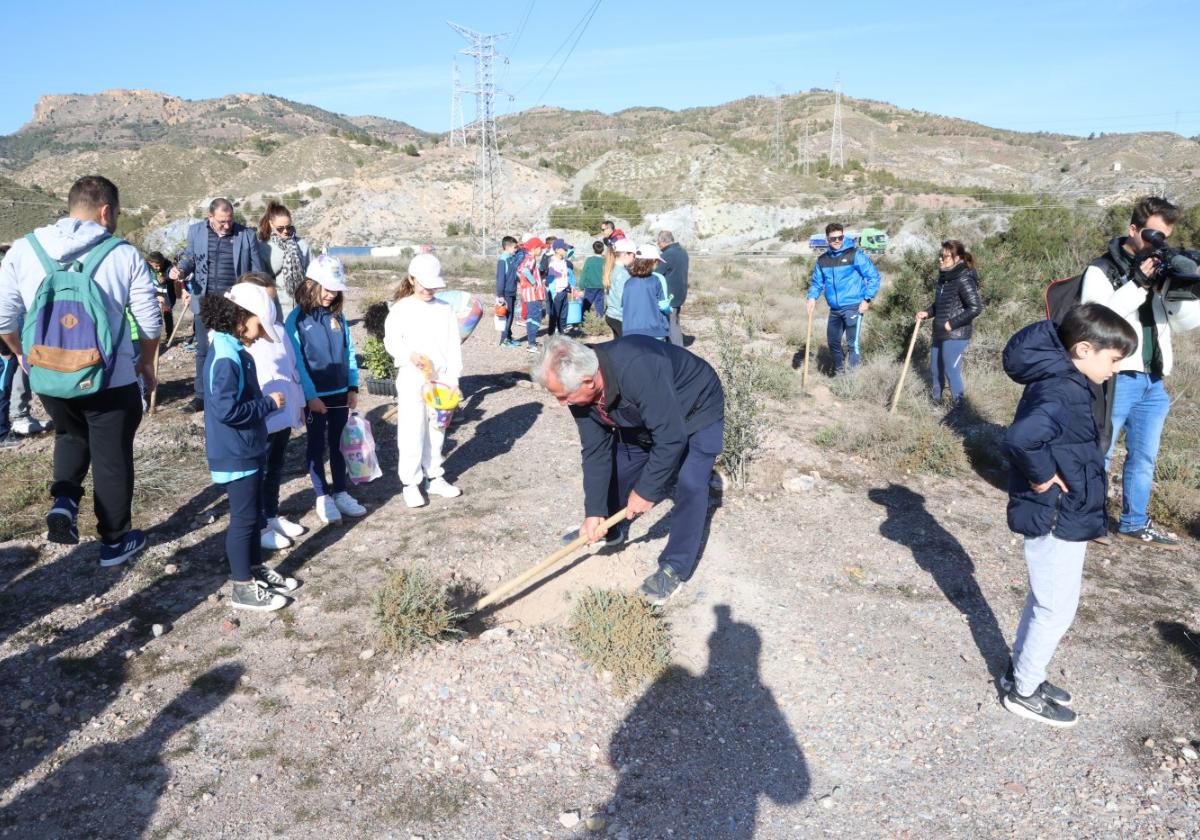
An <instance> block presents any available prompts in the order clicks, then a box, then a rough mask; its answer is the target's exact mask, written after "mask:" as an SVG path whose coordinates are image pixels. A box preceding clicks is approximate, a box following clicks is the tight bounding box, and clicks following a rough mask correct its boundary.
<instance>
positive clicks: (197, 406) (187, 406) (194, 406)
mask: <svg viewBox="0 0 1200 840" xmlns="http://www.w3.org/2000/svg"><path fill="white" fill-rule="evenodd" d="M179 410H180V411H182V412H183V413H184V414H198V413H200V412H201V411H204V400H202V399H200V398H199V397H192V399H191V400H190V401H189V402H186V403H184V404H183V406H182V407H181V408H180V409H179Z"/></svg>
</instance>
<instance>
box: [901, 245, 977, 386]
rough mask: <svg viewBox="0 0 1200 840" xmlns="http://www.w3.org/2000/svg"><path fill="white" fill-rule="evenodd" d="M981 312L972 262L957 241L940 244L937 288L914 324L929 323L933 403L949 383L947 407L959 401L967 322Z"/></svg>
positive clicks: (968, 330)
mask: <svg viewBox="0 0 1200 840" xmlns="http://www.w3.org/2000/svg"><path fill="white" fill-rule="evenodd" d="M982 311H983V303H982V302H980V300H979V276H978V275H977V274H976V273H975V258H974V257H973V256H971V252H970V251H968V250H967V247H966V246H965V245H963V244H962V243H961V242H960V241H958V240H957V239H948V240H946V241H945V242H943V243H942V250H941V253H940V254H939V255H938V279H937V288H936V289H935V291H934V298H933V304H932V305H931V306H928V307H926V308H925V309H923V310H921V311H920V312H918V313H917V320H918V321H923V320H924V319H926V318H932V319H933V344H932V346H931V347H930V350H929V373H930V375H931V377H932V379H933V401H934V403H936V404H940V403H941V401H942V387H943V385H944V383H945V381H946V380H949V382H950V407H951V408H952V409H954V408H957V407H958V406H959V405H960V404H961V403H962V398H963V378H962V359H963V353H964V352H966V349H967V343H968V342H970V340H971V322H972V321H974V320H975V318H976V317H978V316H979V313H980V312H982Z"/></svg>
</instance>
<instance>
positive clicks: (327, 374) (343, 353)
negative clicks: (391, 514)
mask: <svg viewBox="0 0 1200 840" xmlns="http://www.w3.org/2000/svg"><path fill="white" fill-rule="evenodd" d="M345 291H346V270H345V269H344V268H343V267H342V261H341V260H339V259H337V258H336V257H331V256H329V255H328V254H321V255H320V256H319V257H317V258H316V259H314V260H313V261H312V262H310V263H309V264H308V269H307V271H306V272H305V278H304V282H303V283H301V284H300V285H299V286H297V287H296V308H295V309H293V310H292V312H291V314H290V315H288V318H287V323H286V324H285V325H284V330H285V331H286V332H287V334H288V337H289V338H291V340H292V347H293V349H295V351H296V373H297V374H299V376H300V386H301V388H302V389H303V390H304V399H305V400H307V404H306V406H305V411H304V420H305V423H306V425H307V427H308V477H309V479H310V480H311V481H312V485H313V491H314V492H315V493H316V494H317V518H318V519H320V520H321V521H322V522H325V523H329V522H338V521H340V520H341V518H342V516H365V515H366V513H367V509H366V508H364V507H363V506H362V505H360V504H359V503H358V502H357V501H355V499H354V497H353V496H351V495H350V494H349V493H347V492H346V459H345V458H344V457H342V451H341V440H342V430H343V429H345V428H346V421H347V420H348V419H350V412H351V411H353V410H354V408H355V406H357V405H358V360H357V359H356V357H355V352H354V341H353V340H352V339H351V338H350V327H349V325H347V324H346V317H345V316H344V315H343V314H342V303H343V292H345ZM326 449H328V451H329V472H330V479H329V480H328V481H326V479H325V452H326Z"/></svg>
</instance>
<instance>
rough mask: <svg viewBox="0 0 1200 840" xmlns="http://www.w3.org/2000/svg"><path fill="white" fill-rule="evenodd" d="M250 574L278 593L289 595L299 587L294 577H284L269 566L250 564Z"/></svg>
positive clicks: (298, 582)
mask: <svg viewBox="0 0 1200 840" xmlns="http://www.w3.org/2000/svg"><path fill="white" fill-rule="evenodd" d="M250 575H251V576H252V577H253V578H254V579H255V580H257V581H259V582H261V583H263V584H265V585H266V587H267V588H268V589H270V590H271V591H272V592H277V593H279V594H280V595H291V594H292V593H293V592H295V591H296V590H297V589H299V588H300V581H298V580H296V579H295V578H294V577H284V576H283V575H281V574H279V572H277V571H275V570H274V569H272V568H270V567H269V566H251V567H250Z"/></svg>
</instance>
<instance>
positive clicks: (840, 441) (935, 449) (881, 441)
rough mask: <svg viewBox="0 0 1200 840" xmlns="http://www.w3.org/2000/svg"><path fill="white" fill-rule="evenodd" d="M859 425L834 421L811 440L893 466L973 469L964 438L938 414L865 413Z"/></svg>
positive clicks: (937, 471)
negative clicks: (943, 422) (853, 425)
mask: <svg viewBox="0 0 1200 840" xmlns="http://www.w3.org/2000/svg"><path fill="white" fill-rule="evenodd" d="M862 419H863V420H864V421H865V422H864V423H863V425H862V426H861V427H859V428H853V429H852V428H850V427H848V426H847V425H846V424H844V423H833V424H831V425H829V426H824V427H823V428H821V429H818V430H817V432H816V433H815V434H814V435H813V438H812V441H813V443H815V444H816V445H817V446H820V447H821V448H823V449H835V450H838V451H840V452H852V453H854V454H855V455H861V456H862V457H864V458H870V459H872V460H875V461H878V462H880V463H883V464H887V465H889V466H890V467H893V468H897V469H900V470H906V471H909V472H926V473H933V474H934V475H947V476H950V475H961V474H963V473H964V472H966V471H967V470H968V469H969V468H970V462H969V461H968V460H967V455H966V452H965V451H964V449H963V441H962V438H960V437H959V436H958V435H957V434H956V433H955V432H954V431H953V430H952V429H949V428H947V427H945V426H943V425H942V424H940V423H939V422H938V421H937V419H936V417H934V416H932V415H931V416H929V417H893V416H890V415H887V414H884V413H883V412H882V411H878V412H862Z"/></svg>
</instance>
